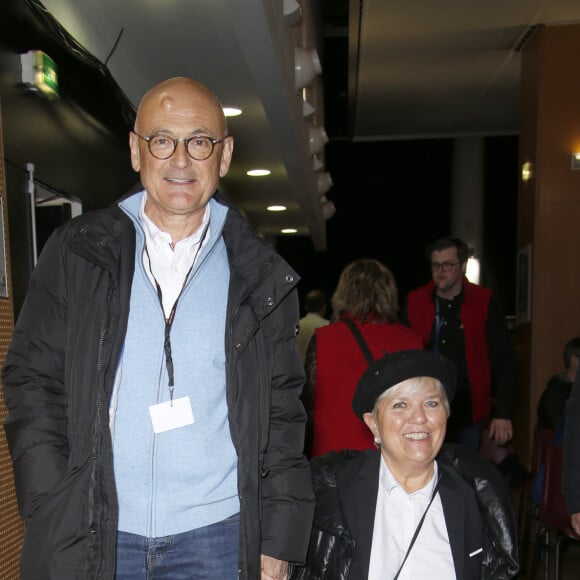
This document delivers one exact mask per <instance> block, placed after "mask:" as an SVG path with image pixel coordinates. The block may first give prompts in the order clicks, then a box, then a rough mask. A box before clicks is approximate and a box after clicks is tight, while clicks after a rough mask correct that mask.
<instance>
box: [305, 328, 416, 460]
mask: <svg viewBox="0 0 580 580" xmlns="http://www.w3.org/2000/svg"><path fill="white" fill-rule="evenodd" d="M357 325H358V323H357ZM358 327H359V329H360V331H361V333H362V335H363V337H364V339H365V340H366V342H367V344H368V346H369V348H370V350H371V352H372V354H373V356H374V357H375V358H379V357H381V356H382V355H383V354H384V352H385V351H386V352H393V351H397V350H407V349H416V348H419V349H420V348H423V347H422V344H421V339H420V338H419V336H418V335H417V334H416V333H415V332H414V331H412V330H411V329H409V328H407V327H406V326H403V325H402V324H377V323H374V322H365V323H364V324H362V325H358ZM315 336H316V382H315V385H314V410H313V415H314V418H313V422H314V437H313V443H312V456H313V457H314V456H316V455H322V454H323V453H326V452H327V451H334V450H340V449H370V448H373V446H374V443H373V437H372V435H371V432H370V431H369V429H368V428H367V426H366V425H365V424H364V423H363V422H362V421H361V420H360V419H359V418H358V417H357V416H356V415H355V414H354V412H353V410H352V407H351V403H352V397H353V394H354V390H355V388H356V385H357V383H358V380H359V379H360V377H361V376H362V374H363V373H364V371H365V370H366V369H367V367H368V364H367V361H366V359H365V357H364V355H363V353H362V350H361V349H360V346H359V344H358V342H357V341H356V339H355V338H354V336H353V334H352V332H351V331H350V329H349V328H348V326H347V325H346V324H345V323H344V322H335V323H334V324H330V325H329V326H324V327H322V328H317V329H316V334H315Z"/></svg>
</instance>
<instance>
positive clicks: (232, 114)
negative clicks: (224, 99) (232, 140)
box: [223, 107, 242, 117]
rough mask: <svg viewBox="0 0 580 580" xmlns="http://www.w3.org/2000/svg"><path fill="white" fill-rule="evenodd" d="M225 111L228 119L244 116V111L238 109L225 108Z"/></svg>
mask: <svg viewBox="0 0 580 580" xmlns="http://www.w3.org/2000/svg"><path fill="white" fill-rule="evenodd" d="M223 111H224V115H225V116H226V117H237V116H238V115H241V114H242V109H238V108H236V107H224V108H223Z"/></svg>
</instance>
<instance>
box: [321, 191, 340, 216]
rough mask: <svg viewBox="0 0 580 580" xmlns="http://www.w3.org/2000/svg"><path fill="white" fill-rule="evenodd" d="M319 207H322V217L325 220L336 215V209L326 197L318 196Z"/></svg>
mask: <svg viewBox="0 0 580 580" xmlns="http://www.w3.org/2000/svg"><path fill="white" fill-rule="evenodd" d="M320 205H321V207H322V217H323V218H324V219H325V220H328V219H330V218H331V217H332V216H333V215H334V214H335V213H336V207H334V203H333V202H332V201H329V200H328V198H327V197H326V195H321V196H320Z"/></svg>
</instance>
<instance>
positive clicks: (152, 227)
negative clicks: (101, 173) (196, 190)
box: [139, 191, 211, 247]
mask: <svg viewBox="0 0 580 580" xmlns="http://www.w3.org/2000/svg"><path fill="white" fill-rule="evenodd" d="M146 202H147V191H144V192H143V196H142V198H141V206H140V207H139V221H140V222H141V225H142V226H143V230H144V231H145V238H146V240H147V241H148V242H151V243H153V244H157V245H162V244H170V243H171V241H172V240H171V235H170V234H169V233H168V232H166V231H164V230H162V229H160V228H159V227H158V226H157V225H156V224H155V223H153V221H152V220H151V218H150V217H149V216H148V215H147V214H146V213H145V203H146ZM210 213H211V209H210V204H209V203H208V204H206V206H205V211H204V214H203V219H202V221H201V225H200V226H199V228H197V230H195V232H193V234H191V235H190V236H188V237H187V238H185V239H183V240H181V241H179V242H177V243H176V244H175V246H176V247H177V246H178V245H191V246H192V247H193V246H195V245H196V244H197V243H198V242H199V240H200V238H201V236H202V234H203V232H204V230H205V228H206V225H207V224H208V223H209V217H210Z"/></svg>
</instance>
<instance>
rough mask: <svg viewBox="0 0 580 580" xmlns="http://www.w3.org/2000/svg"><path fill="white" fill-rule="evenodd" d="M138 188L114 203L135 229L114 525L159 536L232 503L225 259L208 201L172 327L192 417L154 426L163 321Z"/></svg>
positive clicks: (216, 208) (160, 391)
mask: <svg viewBox="0 0 580 580" xmlns="http://www.w3.org/2000/svg"><path fill="white" fill-rule="evenodd" d="M141 198H142V195H135V196H132V197H130V198H128V199H127V200H125V201H123V202H121V204H120V206H121V208H122V209H123V210H124V211H125V212H126V213H127V214H128V215H129V216H130V217H131V219H132V220H133V221H134V223H135V229H136V231H137V238H136V242H137V244H136V248H137V249H136V256H135V274H134V276H133V284H132V288H131V305H130V313H129V321H128V328H127V335H126V338H125V345H124V350H123V356H122V360H121V364H120V366H119V370H118V376H117V389H116V393H115V396H114V399H113V401H114V402H113V405H114V407H115V408H114V409H112V412H113V413H114V429H113V433H114V443H113V454H114V466H115V481H116V486H117V493H118V498H119V525H118V529H119V530H121V531H124V532H130V533H133V534H139V535H142V536H148V537H163V536H168V535H172V534H178V533H182V532H186V531H189V530H193V529H196V528H199V527H202V526H205V525H209V524H212V523H215V522H218V521H220V520H222V519H224V518H227V517H228V516H230V515H233V514H235V513H237V512H238V511H239V499H238V495H237V469H236V463H237V456H236V452H235V449H234V447H233V444H232V440H231V436H230V430H229V425H228V411H227V405H226V376H225V348H224V333H225V326H226V319H225V316H226V305H227V298H228V285H229V264H228V259H227V253H226V248H225V245H224V242H223V239H222V237H221V231H222V228H223V224H224V222H225V218H226V214H227V208H225V207H224V206H223V205H221V204H218V203H215V202H213V200H211V201H210V203H211V223H210V230H209V234H208V235H209V236H210V237H209V240H208V241H207V243H206V244H205V245H204V247H203V248H202V250H201V252H200V255H199V257H198V259H197V261H196V263H195V267H194V269H193V271H192V272H191V273H190V276H189V279H188V281H187V283H186V285H185V287H184V289H183V292H182V294H181V296H180V298H179V301H178V305H177V310H176V313H175V318H174V322H173V325H172V328H171V346H172V353H173V364H174V368H175V393H174V398H175V399H177V398H180V397H185V396H188V397H189V398H190V401H191V407H192V411H193V417H194V423H193V424H192V425H187V426H185V427H181V428H179V429H174V430H171V431H166V432H163V433H158V434H154V432H153V428H152V424H151V419H150V415H149V406H150V405H155V404H157V403H160V402H163V401H168V400H169V388H168V377H167V370H166V365H165V356H164V348H163V343H164V329H165V320H164V316H163V312H162V309H161V305H160V303H159V299H158V296H157V293H156V290H155V288H154V287H153V285H152V284H151V282H150V280H149V278H148V277H147V273H146V272H145V269H144V266H143V260H142V252H143V249H144V243H145V237H144V233H143V230H142V227H141V225H140V222H139V218H138V214H139V206H140V203H141Z"/></svg>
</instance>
